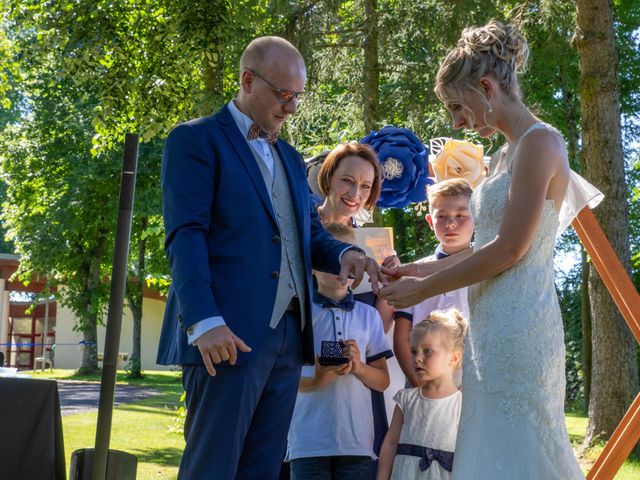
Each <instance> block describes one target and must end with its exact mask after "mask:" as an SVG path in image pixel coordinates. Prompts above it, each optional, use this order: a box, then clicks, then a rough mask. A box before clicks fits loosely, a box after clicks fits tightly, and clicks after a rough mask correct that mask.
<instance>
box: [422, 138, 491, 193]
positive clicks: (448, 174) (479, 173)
mask: <svg viewBox="0 0 640 480" xmlns="http://www.w3.org/2000/svg"><path fill="white" fill-rule="evenodd" d="M431 165H432V167H433V172H434V173H435V176H436V180H437V181H438V182H441V181H442V180H447V179H450V178H461V179H463V180H466V181H467V182H468V183H469V185H471V187H472V188H475V187H477V186H478V185H479V184H480V182H482V180H484V177H485V176H486V172H485V168H484V156H483V148H482V145H476V144H473V143H470V142H467V141H466V140H453V139H449V140H447V141H446V143H445V144H444V145H443V146H442V149H441V150H440V152H439V153H438V154H437V155H436V157H435V159H434V160H433V161H432V162H431Z"/></svg>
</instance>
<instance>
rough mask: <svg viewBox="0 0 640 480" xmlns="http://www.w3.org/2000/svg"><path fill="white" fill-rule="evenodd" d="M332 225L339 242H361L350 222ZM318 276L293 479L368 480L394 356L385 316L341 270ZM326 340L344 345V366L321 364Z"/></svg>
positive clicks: (293, 432) (293, 443)
mask: <svg viewBox="0 0 640 480" xmlns="http://www.w3.org/2000/svg"><path fill="white" fill-rule="evenodd" d="M325 229H326V230H327V231H328V232H329V233H331V234H332V235H333V236H334V237H335V238H336V239H339V240H347V239H348V241H350V242H355V234H354V232H353V229H352V228H351V227H349V226H346V225H340V224H337V223H331V224H328V225H325ZM314 274H315V276H316V279H317V281H318V289H317V291H316V292H314V299H313V305H312V314H313V336H314V342H315V351H316V364H315V366H313V367H303V368H302V378H301V379H300V387H299V391H298V398H297V400H296V406H295V409H294V411H293V418H292V420H291V426H290V428H289V437H288V444H289V446H288V454H287V457H288V459H289V460H290V461H291V478H292V480H301V479H304V480H314V479H316V478H318V479H328V478H329V479H348V480H358V479H363V480H368V479H370V478H371V462H372V459H374V458H375V454H374V452H373V437H374V428H373V412H372V407H371V389H373V390H378V391H383V390H385V389H386V388H387V387H388V385H389V372H388V370H387V360H386V359H387V358H389V357H392V356H393V353H392V352H391V348H390V346H389V343H388V341H387V339H386V337H385V335H384V330H383V328H382V320H381V319H380V314H379V313H378V311H377V310H376V309H375V308H373V307H371V306H369V305H366V304H364V303H361V302H356V301H354V299H353V294H352V293H351V290H350V289H349V286H350V283H351V282H349V283H347V284H346V285H341V284H340V281H339V279H338V277H337V276H336V275H332V274H328V273H323V272H314ZM323 341H333V342H339V343H338V344H334V347H336V348H337V349H338V353H337V355H338V356H337V357H336V358H334V360H335V361H337V362H344V363H340V364H338V365H321V363H320V362H321V360H320V357H319V355H320V354H321V353H322V348H321V345H322V342H323ZM325 353H326V352H325ZM343 359H344V360H343ZM322 361H323V363H326V362H324V359H323V360H322Z"/></svg>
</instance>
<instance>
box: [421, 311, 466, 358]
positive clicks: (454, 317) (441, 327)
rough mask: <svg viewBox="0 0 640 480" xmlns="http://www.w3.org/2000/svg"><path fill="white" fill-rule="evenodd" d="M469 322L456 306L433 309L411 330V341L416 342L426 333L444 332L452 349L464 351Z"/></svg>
mask: <svg viewBox="0 0 640 480" xmlns="http://www.w3.org/2000/svg"><path fill="white" fill-rule="evenodd" d="M468 328H469V323H468V322H467V320H466V319H465V318H464V317H463V316H462V314H461V313H460V311H459V310H458V309H457V308H450V309H449V310H434V311H433V312H431V314H430V315H429V317H428V318H427V319H426V320H423V321H421V322H420V323H418V324H417V325H415V326H414V327H413V329H412V330H411V342H412V343H413V342H416V341H417V340H418V339H419V338H421V337H423V336H424V335H426V334H427V333H432V332H437V333H440V334H444V338H446V340H447V342H448V344H449V346H451V348H452V350H453V351H459V352H460V353H463V352H464V338H465V337H466V335H467V329H468Z"/></svg>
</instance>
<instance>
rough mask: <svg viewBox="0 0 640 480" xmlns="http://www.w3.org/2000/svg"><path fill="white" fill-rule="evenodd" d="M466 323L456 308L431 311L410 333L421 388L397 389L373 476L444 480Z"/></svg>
mask: <svg viewBox="0 0 640 480" xmlns="http://www.w3.org/2000/svg"><path fill="white" fill-rule="evenodd" d="M466 333H467V321H466V320H465V319H464V317H463V316H462V315H461V314H460V312H459V311H458V310H456V309H450V310H447V311H438V310H436V311H434V312H431V314H430V315H429V318H428V319H426V320H423V321H422V322H420V323H418V324H417V325H416V326H415V327H413V330H412V331H411V354H412V357H413V367H414V369H415V374H416V376H417V377H418V379H420V380H421V382H422V386H420V387H415V388H406V389H404V390H400V391H399V392H398V393H397V394H396V396H395V397H394V400H395V401H396V403H397V405H396V407H395V410H394V412H393V419H392V420H391V426H390V427H389V431H388V432H387V436H386V437H385V439H384V444H383V445H382V451H381V452H380V462H379V465H378V476H377V480H388V479H389V478H391V479H392V480H414V479H415V480H449V479H450V478H451V470H452V466H453V452H454V450H455V447H456V435H457V432H458V421H459V419H460V406H461V396H462V394H461V392H460V390H458V388H457V387H456V384H455V381H454V378H453V376H454V373H455V372H456V370H458V369H459V368H460V365H461V362H462V353H463V349H464V337H465V335H466Z"/></svg>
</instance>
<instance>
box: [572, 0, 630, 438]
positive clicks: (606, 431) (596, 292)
mask: <svg viewBox="0 0 640 480" xmlns="http://www.w3.org/2000/svg"><path fill="white" fill-rule="evenodd" d="M576 8H577V30H576V34H575V37H574V41H575V45H576V47H577V51H578V55H579V58H580V107H581V108H580V109H581V113H582V145H583V149H582V158H583V160H584V163H585V165H586V172H585V173H586V177H587V179H588V180H589V181H591V182H592V183H593V184H594V185H595V186H596V187H598V188H599V189H600V190H601V191H602V192H603V193H604V195H605V200H604V202H603V203H602V205H600V207H599V208H597V209H596V210H595V211H594V213H595V215H596V217H597V219H598V221H599V222H600V225H601V226H602V229H603V230H604V231H605V232H606V234H607V237H608V238H609V241H610V242H611V245H612V246H613V248H614V250H615V251H616V253H617V254H618V256H619V257H620V260H621V261H622V263H623V265H625V266H626V267H627V269H629V257H630V254H629V221H628V210H627V203H626V185H625V176H624V162H623V157H622V135H621V126H620V101H619V83H618V57H617V52H616V45H615V35H614V24H613V12H612V4H611V1H610V0H578V1H577V2H576ZM589 297H590V299H591V312H592V349H593V350H592V352H593V363H592V383H591V392H590V396H589V397H590V401H589V427H588V431H587V436H586V437H585V445H590V444H591V443H593V442H594V441H595V440H601V439H602V440H603V439H607V438H609V436H610V435H611V433H612V432H613V430H614V429H615V428H616V426H617V425H618V422H619V421H620V419H621V418H622V416H623V415H624V413H625V411H626V409H627V408H628V406H629V404H630V403H631V401H632V400H633V397H634V394H635V392H636V391H637V389H638V367H637V364H636V362H635V358H636V344H635V340H634V338H633V336H632V334H631V332H630V331H629V328H628V327H627V325H626V323H625V321H624V319H623V318H622V316H621V315H620V313H619V312H618V309H617V308H616V306H615V304H614V303H613V301H612V299H611V296H610V295H609V292H608V291H607V289H606V287H605V286H604V283H603V282H602V280H601V279H600V277H599V276H598V274H597V273H596V271H595V269H591V271H590V273H589Z"/></svg>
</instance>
